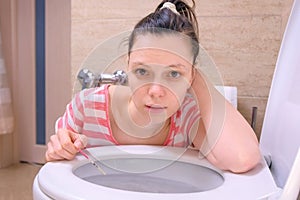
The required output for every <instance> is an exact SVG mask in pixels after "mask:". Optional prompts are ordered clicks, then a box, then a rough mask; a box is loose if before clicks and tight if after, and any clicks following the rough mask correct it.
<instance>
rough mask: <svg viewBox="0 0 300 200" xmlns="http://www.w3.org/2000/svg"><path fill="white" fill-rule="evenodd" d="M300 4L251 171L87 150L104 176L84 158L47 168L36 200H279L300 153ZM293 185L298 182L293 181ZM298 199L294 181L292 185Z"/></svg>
mask: <svg viewBox="0 0 300 200" xmlns="http://www.w3.org/2000/svg"><path fill="white" fill-rule="evenodd" d="M298 24H300V1H299V0H296V1H295V2H294V5H293V8H292V12H291V15H290V18H289V21H288V25H287V29H286V31H285V34H284V38H283V41H282V45H281V49H280V52H279V55H278V60H277V64H276V69H275V73H274V77H273V82H272V85H271V90H270V95H269V100H268V104H267V108H266V114H265V118H264V123H263V128H262V134H261V139H260V148H261V152H262V155H263V156H262V159H261V161H260V163H259V164H258V165H257V166H256V167H255V168H254V169H252V170H251V171H249V172H247V173H243V174H234V173H230V172H227V171H221V170H219V169H217V168H215V167H214V166H213V165H211V164H210V163H209V162H208V161H207V160H206V159H205V158H199V153H198V151H195V150H193V149H183V148H176V147H159V146H147V145H146V146H145V145H133V146H131V145H126V146H104V147H95V148H89V149H87V150H88V151H89V152H90V153H91V154H92V155H93V156H94V157H96V158H97V159H98V160H99V162H97V164H98V165H100V166H101V168H102V169H103V170H104V171H105V172H106V175H103V174H101V173H100V172H99V170H98V169H97V168H96V167H95V166H93V165H92V164H91V163H89V161H88V160H87V159H86V158H85V157H84V156H82V155H77V156H76V157H75V159H74V160H72V161H59V162H49V163H47V164H45V165H44V166H43V167H42V168H41V169H40V171H39V173H38V174H37V176H36V177H35V180H34V183H33V198H34V199H45V200H46V199H72V200H76V199H143V200H147V199H151V200H152V199H161V200H169V199H189V200H194V199H195V200H196V199H197V200H199V199H205V200H206V199H213V200H215V199H226V200H227V199H230V200H235V199H236V200H240V199H243V200H248V199H249V200H254V199H261V200H263V199H269V200H270V199H279V198H280V197H281V195H282V193H283V191H284V189H285V188H284V187H285V186H286V185H287V182H288V181H289V179H290V177H291V176H289V174H290V172H291V169H292V168H293V165H295V163H296V162H294V161H295V159H296V155H297V152H298V150H299V147H300V134H299V133H300V126H299V125H298V122H299V119H300V87H299V85H300V78H299V77H298V76H299V74H300V57H299V56H298V54H299V50H298V49H297V48H298V47H299V46H300V38H299V37H298V35H299V34H300V27H299V26H298ZM292 178H296V179H298V180H299V179H300V177H297V176H294V177H292ZM296 182H297V183H298V185H296V190H298V191H296V193H298V192H299V182H300V181H296Z"/></svg>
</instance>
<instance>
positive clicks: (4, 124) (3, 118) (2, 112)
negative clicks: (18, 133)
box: [0, 31, 14, 135]
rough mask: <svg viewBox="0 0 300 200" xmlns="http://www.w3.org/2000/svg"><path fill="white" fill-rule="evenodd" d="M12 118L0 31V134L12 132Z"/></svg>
mask: <svg viewBox="0 0 300 200" xmlns="http://www.w3.org/2000/svg"><path fill="white" fill-rule="evenodd" d="M13 127H14V118H13V111H12V101H11V93H10V88H9V84H8V78H7V74H6V67H5V60H4V55H3V46H2V37H1V31H0V135H1V134H8V133H12V132H13Z"/></svg>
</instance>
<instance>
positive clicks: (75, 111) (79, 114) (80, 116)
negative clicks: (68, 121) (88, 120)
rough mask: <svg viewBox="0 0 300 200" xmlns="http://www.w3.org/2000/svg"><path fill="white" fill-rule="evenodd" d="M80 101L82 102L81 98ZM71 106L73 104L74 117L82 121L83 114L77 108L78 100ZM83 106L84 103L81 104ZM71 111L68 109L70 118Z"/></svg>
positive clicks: (74, 99) (74, 100)
mask: <svg viewBox="0 0 300 200" xmlns="http://www.w3.org/2000/svg"><path fill="white" fill-rule="evenodd" d="M80 97H81V96H80ZM80 101H81V98H80ZM71 104H72V108H73V115H74V117H75V118H77V119H79V120H81V121H82V120H83V116H82V114H81V112H79V110H78V108H77V105H76V98H73V100H72V102H71ZM81 105H83V104H82V102H81ZM69 110H70V109H69V108H68V109H67V111H68V114H69V116H70V113H69Z"/></svg>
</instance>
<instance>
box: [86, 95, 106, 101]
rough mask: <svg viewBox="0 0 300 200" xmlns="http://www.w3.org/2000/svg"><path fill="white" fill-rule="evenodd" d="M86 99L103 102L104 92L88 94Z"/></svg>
mask: <svg viewBox="0 0 300 200" xmlns="http://www.w3.org/2000/svg"><path fill="white" fill-rule="evenodd" d="M86 100H88V101H93V102H99V103H105V95H104V94H92V95H91V94H90V95H87V96H86Z"/></svg>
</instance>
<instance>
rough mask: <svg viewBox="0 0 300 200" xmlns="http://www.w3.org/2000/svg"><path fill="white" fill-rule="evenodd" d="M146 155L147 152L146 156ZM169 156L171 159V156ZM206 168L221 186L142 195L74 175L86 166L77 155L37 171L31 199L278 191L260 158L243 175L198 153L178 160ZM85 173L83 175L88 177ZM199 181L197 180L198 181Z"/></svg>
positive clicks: (116, 151)
mask: <svg viewBox="0 0 300 200" xmlns="http://www.w3.org/2000/svg"><path fill="white" fill-rule="evenodd" d="M177 150H178V148H174V147H157V146H144V145H137V146H130V145H128V146H117V147H116V146H105V147H97V148H91V149H89V151H90V152H91V153H92V154H93V155H96V157H97V158H98V157H99V158H100V157H101V160H105V159H108V158H123V157H124V156H125V157H126V156H128V155H129V154H130V153H132V152H134V153H135V154H136V155H140V156H141V157H145V156H146V157H152V158H156V159H157V158H163V159H170V158H171V159H173V158H174V155H175V156H178V154H177V155H176V154H174V152H178V151H177ZM149 152H150V153H149ZM172 156H173V157H172ZM178 159H179V161H181V162H188V163H192V164H196V165H200V166H204V167H207V168H210V169H212V170H214V171H216V172H218V173H220V174H221V175H222V176H223V178H224V182H223V184H222V185H221V186H219V187H217V188H215V189H212V190H208V191H203V192H193V193H145V192H133V191H125V190H120V189H113V188H109V187H105V186H101V185H97V184H93V183H90V182H88V181H85V180H83V179H81V178H79V177H78V176H76V175H75V174H74V171H75V170H76V169H78V168H79V167H80V166H83V165H85V164H87V163H88V161H87V160H86V158H84V157H83V156H81V155H78V156H76V158H75V159H74V160H72V161H60V162H49V163H47V164H45V165H44V167H43V168H41V170H40V172H39V173H38V175H37V176H36V178H35V181H34V186H33V187H34V188H33V190H34V198H35V199H40V198H41V197H42V198H43V199H99V197H105V199H121V198H122V199H151V200H152V199H162V200H168V199H197V200H198V199H220V198H221V199H231V200H234V199H249V200H253V199H264V197H267V196H269V195H272V194H274V193H276V192H277V191H278V188H277V186H276V184H275V182H274V180H273V178H272V175H271V173H270V170H269V169H268V167H267V165H266V163H265V162H264V160H263V159H262V160H261V162H260V164H259V165H258V166H257V167H256V168H255V169H253V170H251V171H249V172H248V173H244V174H233V173H230V172H222V171H220V170H218V169H216V168H215V167H213V166H212V165H211V164H210V163H209V162H208V161H207V160H206V159H199V158H198V152H197V151H195V150H190V149H189V150H187V151H185V152H183V154H182V156H180V158H178ZM89 175H91V174H89V172H87V174H86V176H89ZM199 181H201V180H199Z"/></svg>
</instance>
